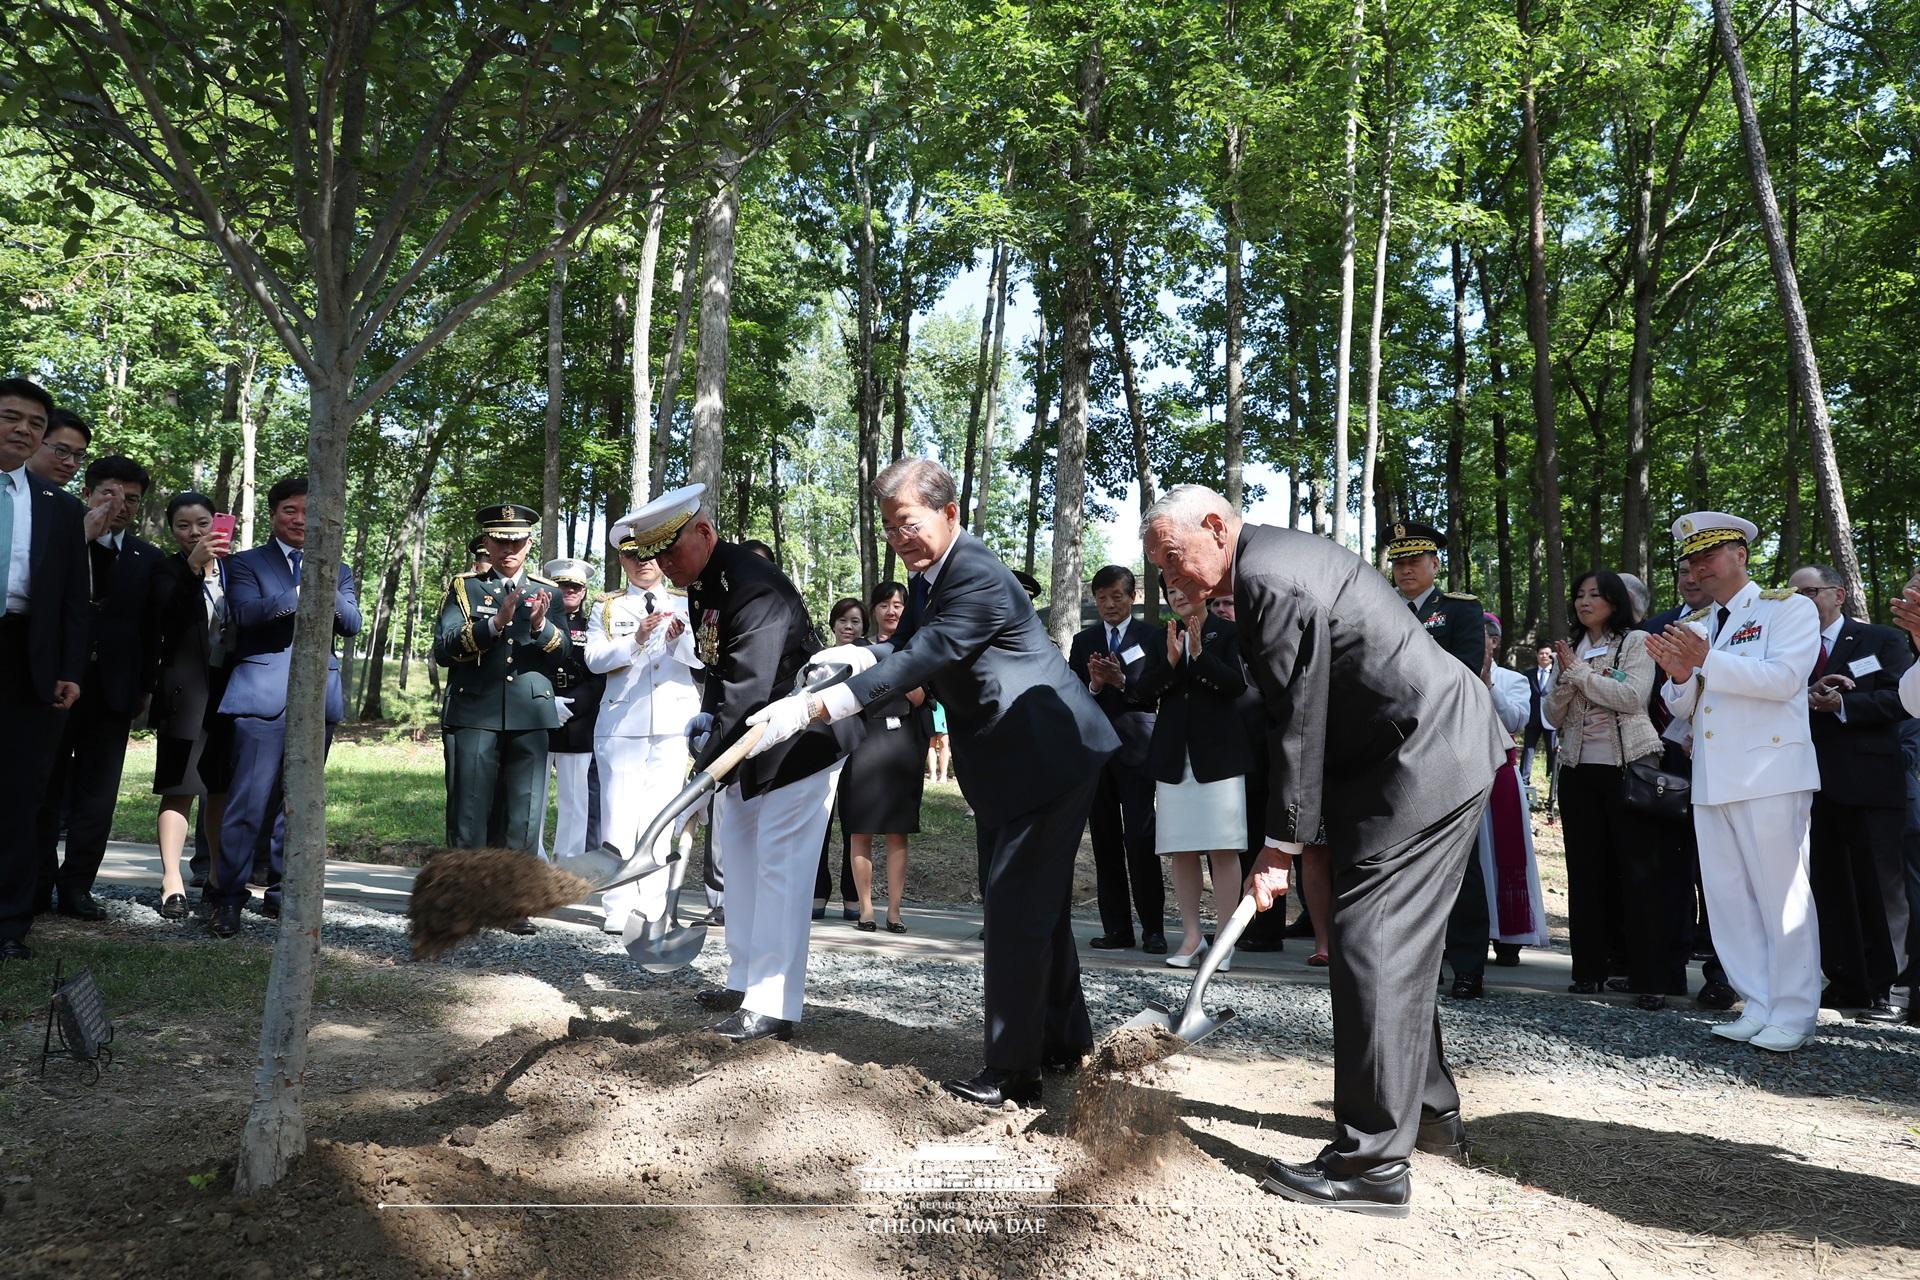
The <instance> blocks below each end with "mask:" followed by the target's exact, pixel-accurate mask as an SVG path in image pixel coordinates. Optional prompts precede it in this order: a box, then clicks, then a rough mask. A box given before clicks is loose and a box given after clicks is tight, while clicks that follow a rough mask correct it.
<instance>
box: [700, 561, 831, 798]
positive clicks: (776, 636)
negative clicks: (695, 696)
mask: <svg viewBox="0 0 1920 1280" xmlns="http://www.w3.org/2000/svg"><path fill="white" fill-rule="evenodd" d="M687 616H688V618H689V619H690V621H691V622H692V625H693V632H694V641H695V646H696V648H697V649H698V650H699V654H700V660H701V661H702V662H704V663H706V666H707V678H706V687H705V691H704V693H703V694H702V697H701V706H702V709H704V710H705V711H707V712H708V713H710V714H711V715H712V716H713V732H712V733H711V734H710V735H709V736H708V738H707V746H706V750H704V751H702V752H700V754H699V755H698V756H696V757H695V758H694V762H693V766H694V768H695V769H705V768H706V767H707V766H708V765H709V764H711V763H713V761H714V758H715V757H717V756H718V755H719V754H720V753H721V752H722V751H724V750H726V749H727V748H728V747H730V746H732V745H733V743H734V742H735V741H736V740H737V739H738V738H739V737H740V735H741V734H742V733H745V732H746V728H747V717H748V716H750V715H752V714H753V713H754V712H756V711H758V710H759V709H760V708H762V707H764V706H766V705H767V704H768V703H769V702H773V701H775V700H777V699H780V698H784V697H787V696H788V695H790V694H791V693H793V691H794V683H795V681H796V680H797V679H798V678H799V675H800V672H801V671H802V669H804V668H805V667H806V665H807V659H808V658H810V657H812V656H813V655H814V654H815V653H816V652H818V651H819V649H820V648H821V647H822V646H821V644H820V637H819V634H818V633H817V632H816V631H815V630H814V628H813V620H812V619H811V618H809V617H808V616H807V606H806V602H805V601H803V600H801V598H800V593H799V592H798V591H796V590H794V586H793V583H792V582H790V581H788V579H787V575H786V574H784V573H782V572H780V570H779V569H778V568H776V567H775V566H774V565H772V564H770V563H769V562H767V561H765V560H762V559H761V558H760V557H759V556H757V555H754V554H753V553H752V552H751V551H745V550H742V549H741V548H740V547H739V545H738V544H736V543H732V542H718V543H715V544H714V548H713V556H712V558H711V559H709V560H708V561H707V567H706V568H705V569H703V570H701V572H700V577H699V579H698V580H696V581H694V582H692V583H689V584H688V586H687ZM855 732H857V727H856V728H855ZM845 737H846V735H844V734H842V735H836V734H835V733H834V729H833V726H831V725H826V724H816V725H812V726H810V727H809V728H807V729H806V730H805V731H804V732H802V733H800V734H797V735H796V736H794V737H792V738H789V739H788V740H787V741H785V742H783V743H781V744H780V745H779V746H777V747H775V748H773V749H772V750H770V751H768V752H766V753H765V754H763V755H758V756H755V757H754V758H753V759H751V760H745V761H742V762H741V764H740V767H739V768H738V769H736V770H735V771H734V775H733V776H734V778H735V779H736V780H738V781H739V783H740V794H741V795H743V796H745V797H747V798H748V799H752V798H753V797H754V796H757V795H761V794H763V793H764V792H767V791H771V790H772V789H773V788H775V787H783V786H785V785H787V784H788V783H790V782H797V781H799V780H800V779H801V778H805V777H810V776H811V775H813V774H816V773H818V772H820V770H822V769H825V768H828V767H829V766H831V765H832V764H833V762H834V761H836V760H838V759H840V757H841V756H842V755H843V754H845V751H846V747H845V745H844V739H845ZM663 799H664V797H663Z"/></svg>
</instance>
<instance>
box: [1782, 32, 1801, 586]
mask: <svg viewBox="0 0 1920 1280" xmlns="http://www.w3.org/2000/svg"><path fill="white" fill-rule="evenodd" d="M1787 53H1788V71H1787V75H1788V80H1787V260H1788V261H1789V262H1791V263H1793V264H1794V269H1795V270H1798V269H1799V263H1800V5H1799V4H1798V3H1797V2H1796V3H1791V4H1789V5H1787ZM1782 452H1783V456H1784V457H1785V459H1786V473H1787V474H1786V477H1785V483H1784V484H1783V485H1782V486H1781V487H1782V488H1784V489H1785V490H1786V499H1787V502H1786V513H1785V518H1784V519H1783V520H1782V521H1781V526H1780V558H1781V560H1782V561H1783V562H1785V563H1786V564H1790V565H1797V564H1799V563H1800V538H1801V534H1800V526H1801V522H1802V521H1801V514H1800V381H1799V374H1798V372H1797V371H1796V370H1795V367H1794V364H1793V361H1791V360H1789V361H1787V427H1786V446H1785V448H1784V450H1783V451H1782Z"/></svg>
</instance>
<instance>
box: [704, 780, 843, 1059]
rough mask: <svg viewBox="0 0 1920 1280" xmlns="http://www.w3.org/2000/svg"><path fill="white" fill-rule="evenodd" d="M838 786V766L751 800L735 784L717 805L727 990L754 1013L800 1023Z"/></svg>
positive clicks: (715, 830)
mask: <svg viewBox="0 0 1920 1280" xmlns="http://www.w3.org/2000/svg"><path fill="white" fill-rule="evenodd" d="M839 785H840V765H839V764H838V763H836V764H835V765H834V766H833V767H832V768H831V769H822V770H821V771H820V772H819V773H816V774H813V775H811V776H809V777H805V778H802V779H800V780H799V781H798V782H790V783H788V784H787V785H786V786H784V787H775V788H774V789H773V790H772V791H768V792H765V793H764V794H762V795H758V796H755V797H754V798H753V799H751V800H744V799H742V798H741V796H740V788H739V786H738V785H737V784H736V785H734V786H730V787H728V788H727V789H726V790H724V791H722V792H721V793H720V794H719V796H717V797H716V798H715V800H714V826H713V843H714V845H715V847H716V848H724V849H725V850H726V867H727V986H728V988H729V989H731V990H734V991H738V992H741V993H743V995H744V996H745V999H744V1000H742V1001H741V1007H742V1008H744V1009H746V1010H748V1011H749V1012H752V1013H758V1014H761V1015H763V1016H765V1017H769V1018H785V1019H786V1020H787V1021H789V1022H798V1021H799V1020H800V1005H801V1000H802V997H803V995H804V994H805V991H806V985H807V934H808V930H809V929H810V928H811V927H812V924H813V878H814V873H815V872H816V871H818V870H819V867H820V841H821V839H822V838H823V837H825V835H826V833H827V822H828V820H829V819H830V818H831V817H832V816H833V793H834V791H835V789H836V788H837V787H838V786H839Z"/></svg>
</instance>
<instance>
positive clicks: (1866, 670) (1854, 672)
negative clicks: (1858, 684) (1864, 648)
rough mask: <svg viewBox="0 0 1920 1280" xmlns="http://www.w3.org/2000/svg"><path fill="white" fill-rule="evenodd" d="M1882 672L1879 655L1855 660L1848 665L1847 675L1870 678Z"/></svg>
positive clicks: (1869, 655)
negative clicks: (1875, 673) (1879, 671)
mask: <svg viewBox="0 0 1920 1280" xmlns="http://www.w3.org/2000/svg"><path fill="white" fill-rule="evenodd" d="M1878 670H1880V658H1879V656H1878V655H1877V654H1871V653H1870V654H1868V655H1867V656H1866V657H1864V658H1855V659H1854V660H1853V661H1852V662H1849V663H1848V664H1847V673H1848V674H1849V675H1851V676H1854V677H1855V678H1858V677H1860V676H1870V675H1872V674H1873V673H1874V672H1876V671H1878Z"/></svg>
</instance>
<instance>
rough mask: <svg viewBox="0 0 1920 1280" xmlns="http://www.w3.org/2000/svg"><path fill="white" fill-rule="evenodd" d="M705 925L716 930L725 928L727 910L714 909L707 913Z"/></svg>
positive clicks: (722, 908)
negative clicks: (711, 926)
mask: <svg viewBox="0 0 1920 1280" xmlns="http://www.w3.org/2000/svg"><path fill="white" fill-rule="evenodd" d="M707 923H708V924H710V925H713V926H715V927H717V928H721V929H724V928H726V926H727V909H726V908H725V907H715V908H714V909H713V910H711V911H709V912H707Z"/></svg>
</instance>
